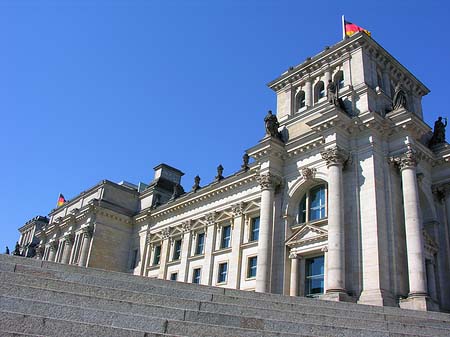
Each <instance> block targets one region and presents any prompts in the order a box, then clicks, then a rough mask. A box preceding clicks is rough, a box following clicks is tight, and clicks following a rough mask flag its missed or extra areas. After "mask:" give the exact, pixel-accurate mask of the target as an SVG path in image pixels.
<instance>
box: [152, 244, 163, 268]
mask: <svg viewBox="0 0 450 337" xmlns="http://www.w3.org/2000/svg"><path fill="white" fill-rule="evenodd" d="M157 250H158V254H156V251H157ZM156 257H158V261H156ZM160 262H161V245H160V244H159V245H155V248H153V257H152V266H157V265H159V264H160Z"/></svg>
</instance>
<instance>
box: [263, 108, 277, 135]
mask: <svg viewBox="0 0 450 337" xmlns="http://www.w3.org/2000/svg"><path fill="white" fill-rule="evenodd" d="M264 123H265V125H266V134H268V135H270V137H275V138H278V139H281V134H280V133H279V132H278V128H279V127H280V123H278V119H277V116H275V115H273V114H272V110H269V111H268V112H267V115H266V117H264Z"/></svg>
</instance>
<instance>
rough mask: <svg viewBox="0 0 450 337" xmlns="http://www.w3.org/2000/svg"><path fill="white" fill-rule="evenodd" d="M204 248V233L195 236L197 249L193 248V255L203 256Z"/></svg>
mask: <svg viewBox="0 0 450 337" xmlns="http://www.w3.org/2000/svg"><path fill="white" fill-rule="evenodd" d="M204 246H205V233H199V234H198V235H197V247H195V254H197V255H199V254H203V249H204Z"/></svg>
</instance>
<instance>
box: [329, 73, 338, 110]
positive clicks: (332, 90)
mask: <svg viewBox="0 0 450 337" xmlns="http://www.w3.org/2000/svg"><path fill="white" fill-rule="evenodd" d="M327 99H328V103H331V104H333V105H335V106H337V107H339V98H338V91H337V86H336V84H334V82H333V81H332V80H328V85H327Z"/></svg>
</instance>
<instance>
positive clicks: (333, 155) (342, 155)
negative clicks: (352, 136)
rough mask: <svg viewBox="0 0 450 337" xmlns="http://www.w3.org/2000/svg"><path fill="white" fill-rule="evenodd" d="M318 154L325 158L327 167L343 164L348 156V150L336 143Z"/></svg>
mask: <svg viewBox="0 0 450 337" xmlns="http://www.w3.org/2000/svg"><path fill="white" fill-rule="evenodd" d="M320 155H321V156H322V158H323V159H324V160H325V162H326V164H327V167H330V166H336V165H339V166H343V165H344V164H345V163H346V162H347V160H348V158H349V154H348V152H347V151H346V150H344V149H342V148H341V147H339V146H337V145H336V146H334V147H331V148H328V149H325V150H323V151H322V152H320Z"/></svg>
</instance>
